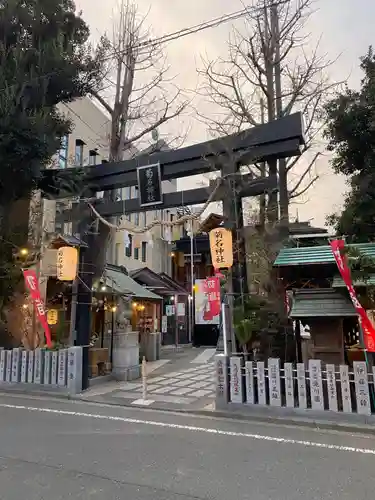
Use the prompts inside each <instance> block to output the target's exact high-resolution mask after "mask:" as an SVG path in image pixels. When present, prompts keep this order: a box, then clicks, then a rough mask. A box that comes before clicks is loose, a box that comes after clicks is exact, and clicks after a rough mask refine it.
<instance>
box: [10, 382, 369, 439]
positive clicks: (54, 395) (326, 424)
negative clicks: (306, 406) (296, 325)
mask: <svg viewBox="0 0 375 500" xmlns="http://www.w3.org/2000/svg"><path fill="white" fill-rule="evenodd" d="M0 396H15V397H17V396H29V397H30V398H32V397H33V396H39V397H40V396H44V397H49V398H51V399H54V400H61V401H80V402H83V403H88V404H100V405H106V406H112V407H115V408H118V409H120V408H124V409H126V408H132V409H133V410H146V411H147V410H152V411H160V412H164V413H178V414H180V415H184V416H191V417H194V416H202V417H211V418H221V419H227V420H231V421H234V422H235V421H237V422H249V423H258V424H259V423H264V424H270V425H282V426H286V427H299V428H301V429H303V428H305V429H306V428H307V429H315V430H329V431H337V432H347V433H354V434H366V435H372V436H374V435H375V426H373V425H369V424H367V425H366V424H355V423H352V422H333V421H329V420H319V419H315V418H303V417H275V416H270V415H258V414H251V413H241V412H238V411H233V410H231V411H225V410H220V409H218V410H215V409H213V410H204V409H188V408H186V409H184V408H172V407H168V406H165V407H161V406H158V405H155V406H152V407H151V406H149V407H144V406H137V405H132V404H128V403H126V402H125V403H122V404H120V403H119V402H116V401H106V400H105V399H102V400H99V399H87V398H85V397H84V396H82V395H76V394H66V393H65V394H64V393H61V392H54V391H47V390H34V391H32V392H31V391H26V390H23V389H16V388H12V389H11V390H10V389H9V390H6V389H5V390H4V388H0Z"/></svg>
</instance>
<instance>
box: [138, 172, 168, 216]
mask: <svg viewBox="0 0 375 500" xmlns="http://www.w3.org/2000/svg"><path fill="white" fill-rule="evenodd" d="M137 177H138V192H139V203H140V205H141V207H148V206H150V205H158V204H160V203H163V193H162V188H161V169H160V163H155V164H153V165H145V166H144V167H138V168H137Z"/></svg>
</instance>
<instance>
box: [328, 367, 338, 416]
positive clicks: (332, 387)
mask: <svg viewBox="0 0 375 500" xmlns="http://www.w3.org/2000/svg"><path fill="white" fill-rule="evenodd" d="M326 374H327V392H328V407H329V409H330V410H331V411H338V405H337V389H336V374H335V365H332V364H327V365H326Z"/></svg>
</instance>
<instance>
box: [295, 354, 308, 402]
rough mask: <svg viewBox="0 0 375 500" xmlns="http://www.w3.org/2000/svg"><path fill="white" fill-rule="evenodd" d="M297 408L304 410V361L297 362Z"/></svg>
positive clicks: (305, 397)
mask: <svg viewBox="0 0 375 500" xmlns="http://www.w3.org/2000/svg"><path fill="white" fill-rule="evenodd" d="M297 385H298V408H301V409H303V410H306V408H307V396H306V369H305V365H304V363H297Z"/></svg>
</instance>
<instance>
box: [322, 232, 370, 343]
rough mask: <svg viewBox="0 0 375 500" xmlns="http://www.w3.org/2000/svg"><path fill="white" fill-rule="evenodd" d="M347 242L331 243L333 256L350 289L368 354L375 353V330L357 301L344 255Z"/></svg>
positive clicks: (337, 241)
mask: <svg viewBox="0 0 375 500" xmlns="http://www.w3.org/2000/svg"><path fill="white" fill-rule="evenodd" d="M344 247H345V242H344V240H333V241H331V250H332V253H333V256H334V257H335V260H336V264H337V267H338V268H339V271H340V274H341V277H342V279H343V281H344V283H345V285H346V288H347V289H348V292H349V296H350V298H351V301H352V302H353V306H354V307H355V310H356V311H357V313H358V316H359V322H360V325H361V327H362V331H363V341H364V343H365V347H366V349H367V351H368V352H375V329H374V327H373V326H372V323H371V321H370V320H369V318H368V316H367V314H366V311H365V310H364V309H363V307H362V306H361V304H360V302H359V300H358V299H357V294H356V293H355V290H354V286H353V282H352V277H351V275H350V269H349V266H348V264H347V262H346V258H345V256H344V255H343V254H342V251H343V250H344Z"/></svg>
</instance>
